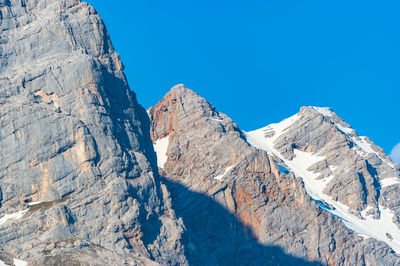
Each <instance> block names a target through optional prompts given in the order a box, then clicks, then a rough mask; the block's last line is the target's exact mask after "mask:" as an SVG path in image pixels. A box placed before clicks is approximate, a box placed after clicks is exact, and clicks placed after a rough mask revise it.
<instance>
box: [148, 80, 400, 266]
mask: <svg viewBox="0 0 400 266" xmlns="http://www.w3.org/2000/svg"><path fill="white" fill-rule="evenodd" d="M148 114H149V116H150V120H151V137H152V140H153V143H156V142H157V141H158V140H160V139H164V138H168V147H167V148H166V149H165V150H156V151H157V153H158V156H167V160H166V162H165V164H164V165H163V167H162V168H160V169H159V170H160V172H161V173H162V175H163V176H164V178H165V180H167V181H166V183H167V187H168V188H169V190H170V191H171V196H172V207H173V208H174V209H175V211H176V213H177V215H178V216H181V217H182V218H183V222H184V224H185V226H186V230H187V231H186V235H187V237H188V239H189V243H188V250H187V258H188V260H189V262H190V263H192V264H194V265H201V264H203V263H206V262H209V263H210V264H228V265H231V264H241V265H246V264H251V265H269V264H271V265H273V264H275V265H277V264H278V265H279V264H280V263H281V264H285V265H290V264H307V263H315V264H318V263H322V264H329V265H342V264H346V265H347V264H349V265H353V264H359V265H363V264H366V263H371V264H377V265H380V264H386V265H387V264H396V263H399V262H400V257H398V256H397V255H396V253H395V252H394V251H393V250H392V249H391V248H390V247H389V246H388V245H386V244H385V243H383V242H380V241H377V240H376V239H373V238H368V239H364V238H363V237H361V236H359V235H358V234H357V233H356V232H354V231H352V230H350V229H349V228H347V227H346V224H345V223H343V221H342V220H341V219H340V218H338V217H335V216H334V215H331V213H329V212H328V211H326V210H325V209H324V208H325V207H324V208H322V207H320V206H321V204H323V203H321V202H318V201H316V200H315V199H313V198H312V197H311V196H310V194H309V193H308V190H307V187H306V186H305V184H304V182H303V181H302V179H301V178H300V177H298V176H296V175H295V173H293V171H292V169H291V168H290V167H289V166H288V165H287V164H285V161H284V160H281V159H280V157H279V156H278V155H279V154H278V153H273V152H269V151H268V150H263V149H261V148H259V147H257V146H256V147H253V146H255V145H249V139H248V136H249V135H248V134H247V133H245V132H242V131H241V130H240V129H239V128H238V126H237V125H236V124H235V123H234V122H233V121H232V120H231V119H230V118H229V117H227V116H226V115H224V114H222V113H219V112H218V111H217V110H216V109H215V108H214V107H213V106H212V105H211V104H209V103H208V102H207V101H206V100H205V99H204V98H202V97H200V96H199V95H197V94H196V93H195V92H193V91H191V90H190V89H188V88H186V87H184V86H183V85H177V86H175V87H174V88H172V89H171V91H170V92H168V93H167V94H166V96H165V97H164V98H163V99H162V100H161V101H160V102H159V103H158V104H157V105H155V106H154V107H151V108H150V109H149V110H148ZM299 117H300V118H299V119H298V120H296V122H295V123H293V124H292V125H291V126H290V128H289V129H287V131H284V132H285V133H284V134H277V133H278V132H273V131H272V130H269V129H268V128H267V129H264V130H263V131H261V132H259V134H260V136H261V138H271V137H272V136H274V137H275V138H277V140H276V142H275V143H274V146H275V148H276V150H279V151H280V152H281V154H280V155H282V156H284V157H282V158H286V159H285V160H287V161H288V162H290V160H292V159H293V158H295V157H296V152H295V151H296V150H297V149H299V150H301V152H304V153H307V154H308V153H317V154H319V155H321V154H324V155H325V154H327V156H326V160H325V161H323V162H318V163H317V164H314V165H310V168H309V170H308V171H310V172H312V173H314V172H317V173H318V175H317V174H316V180H322V181H323V179H324V178H327V177H330V176H331V175H332V173H334V175H335V177H336V175H337V176H339V178H338V180H335V181H333V180H332V181H331V183H330V185H329V186H328V188H327V189H326V190H325V191H326V193H327V194H328V195H332V196H333V197H336V198H337V199H338V201H340V202H344V203H347V204H349V207H350V208H352V209H353V210H354V211H361V210H363V208H366V206H371V207H372V210H373V208H374V207H375V206H376V207H378V201H380V200H381V199H380V198H379V191H378V190H377V189H376V188H377V187H376V183H375V180H379V178H383V176H377V174H376V173H373V171H372V170H371V169H372V167H371V165H373V167H374V169H376V167H381V168H382V172H383V171H384V170H388V171H389V168H388V166H387V165H384V164H385V163H384V162H383V161H385V160H387V158H386V157H385V156H384V155H383V154H382V153H381V151H379V149H376V148H374V147H373V146H371V147H372V149H373V150H377V153H378V155H379V156H380V157H381V159H379V156H378V155H377V156H378V159H377V158H376V157H377V156H373V155H370V154H366V153H364V152H362V151H359V150H352V149H351V148H348V147H349V140H348V138H347V137H346V136H343V135H342V134H341V133H340V132H338V129H337V126H336V127H334V125H333V122H329V121H326V120H327V119H326V118H324V117H323V116H322V115H321V114H319V113H318V112H316V111H315V110H312V109H310V108H304V109H302V111H301V112H300V114H299ZM333 119H335V121H336V123H338V124H340V125H342V127H343V128H347V127H348V125H347V124H345V123H344V121H342V120H341V119H339V118H338V117H333ZM354 136H355V133H354ZM371 145H372V144H371ZM260 146H262V145H260ZM358 152H359V153H360V154H361V155H360V154H358ZM161 153H164V154H161ZM333 153H334V154H333ZM360 156H361V157H363V156H365V158H366V157H368V158H369V157H371V156H372V157H373V161H371V162H369V161H368V160H367V161H366V160H365V158H364V157H363V158H361V157H360ZM372 157H371V158H372ZM345 168H350V169H351V171H349V173H347V172H346V176H341V174H342V173H343V171H344V169H345ZM379 169H380V168H379ZM377 171H379V170H377ZM357 173H361V174H363V179H361V177H360V176H359V175H358V174H357ZM378 173H379V174H381V172H378ZM354 175H357V176H358V177H359V178H358V179H357V180H358V183H355V181H354V182H353V185H351V184H347V183H346V182H348V180H349V179H350V180H355V179H356V176H354ZM360 180H361V181H360ZM322 181H321V182H322ZM339 184H343V189H340V188H339V186H340V185H339ZM346 184H347V185H346ZM346 186H347V187H346ZM383 191H386V190H383ZM390 191H392V190H390ZM384 193H385V192H384ZM392 193H394V192H392ZM385 195H387V196H389V195H392V194H385ZM394 195H395V194H393V196H391V197H393V198H394V197H395V196H394ZM372 212H373V211H372ZM373 213H374V212H373ZM277 250H279V252H277ZM230 258H232V259H230ZM283 262H286V263H283Z"/></svg>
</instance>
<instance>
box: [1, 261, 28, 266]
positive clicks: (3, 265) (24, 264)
mask: <svg viewBox="0 0 400 266" xmlns="http://www.w3.org/2000/svg"><path fill="white" fill-rule="evenodd" d="M13 262H14V265H15V266H27V265H28V262H26V261H23V260H19V259H14V261H13ZM0 266H9V265H8V264H6V263H5V262H4V261H2V260H0Z"/></svg>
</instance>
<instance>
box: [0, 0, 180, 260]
mask: <svg viewBox="0 0 400 266" xmlns="http://www.w3.org/2000/svg"><path fill="white" fill-rule="evenodd" d="M0 57H1V60H0V149H1V153H0V188H1V191H0V200H1V209H0V219H2V220H1V221H2V222H1V223H0V245H1V246H2V248H3V250H4V252H6V253H8V254H10V255H11V256H13V257H14V258H21V259H24V260H26V261H38V262H40V263H39V264H41V263H44V262H45V261H53V259H52V258H51V256H55V258H54V260H55V261H59V259H60V258H62V257H71V258H74V260H75V261H76V260H79V258H80V257H81V258H82V265H86V264H87V263H88V264H90V265H91V264H92V263H91V261H92V262H93V264H98V263H101V259H97V260H91V259H90V258H92V257H94V255H93V254H96V253H99V252H100V253H102V252H103V251H101V250H108V251H107V252H108V253H107V252H106V253H105V254H114V255H113V256H117V255H118V254H119V255H120V256H121V258H120V259H115V260H114V262H118V261H125V260H126V261H128V262H129V264H136V263H138V264H143V261H146V260H148V259H152V260H155V261H158V262H160V263H178V262H179V263H185V262H186V259H185V256H184V254H183V248H182V245H181V236H182V233H183V230H184V227H183V225H182V222H181V221H180V220H178V219H177V218H176V217H175V213H174V211H173V210H171V209H170V207H169V204H168V201H169V199H168V197H169V194H168V191H166V190H163V189H162V185H161V184H160V182H159V181H160V180H159V178H158V172H157V169H156V164H155V162H156V159H155V154H154V151H153V147H152V143H151V140H150V137H149V120H148V117H147V114H146V111H145V110H144V109H143V108H142V107H141V106H140V105H139V104H138V103H137V101H136V96H135V94H134V93H133V92H132V91H131V90H130V89H129V87H128V84H127V81H126V78H125V75H124V73H123V65H122V63H121V61H120V59H119V55H118V54H117V53H116V52H115V51H114V48H113V46H112V43H111V41H110V38H109V36H108V33H107V31H106V28H105V26H104V24H103V22H102V20H101V19H100V17H99V15H98V14H97V13H96V11H95V10H94V9H93V8H92V7H91V6H89V5H88V4H86V3H84V2H81V1H78V0H32V1H25V0H7V1H1V2H0ZM29 204H30V205H29ZM18 214H22V215H18ZM7 217H8V218H9V219H8V218H7ZM10 217H11V218H10ZM3 218H4V219H3ZM60 241H67V242H68V241H69V242H71V243H70V244H69V245H67V246H65V247H64V246H60V245H59V244H57V243H59V242H60ZM79 243H86V244H83V246H82V247H81V246H80V244H79ZM87 245H89V246H90V249H89V248H84V247H86V246H87ZM96 247H99V249H97V248H96ZM65 254H67V255H65ZM49 256H50V257H49ZM85 256H86V258H85ZM127 256H128V257H130V258H133V256H136V257H137V258H138V259H137V260H136V259H128V258H127ZM45 257H46V258H45ZM103 257H104V256H103ZM111 257H112V256H111ZM112 261H113V260H112V259H111V260H106V261H104V262H103V264H107V263H110V262H112ZM83 262H85V263H83ZM117 264H119V263H117ZM74 265H75V264H74Z"/></svg>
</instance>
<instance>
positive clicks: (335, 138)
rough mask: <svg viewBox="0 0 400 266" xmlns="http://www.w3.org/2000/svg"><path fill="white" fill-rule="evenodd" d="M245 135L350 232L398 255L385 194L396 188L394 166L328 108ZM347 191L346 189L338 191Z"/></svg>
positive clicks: (393, 214) (392, 208)
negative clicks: (286, 170) (270, 156)
mask: <svg viewBox="0 0 400 266" xmlns="http://www.w3.org/2000/svg"><path fill="white" fill-rule="evenodd" d="M246 138H247V140H248V142H249V143H250V144H251V145H253V146H255V147H257V148H259V149H262V150H265V151H267V152H268V153H270V154H273V155H274V156H276V157H277V158H278V161H279V163H282V164H283V165H285V166H286V167H287V168H288V170H289V171H291V172H293V173H294V175H295V176H296V177H298V178H301V179H302V180H303V182H304V185H305V188H306V190H307V193H308V194H309V195H310V196H311V198H312V199H313V200H315V201H316V202H318V203H319V204H320V206H321V208H322V209H324V210H326V211H327V212H329V213H331V214H332V215H334V216H335V217H338V218H340V219H341V220H342V221H343V223H344V224H345V225H346V226H347V227H348V228H349V229H350V230H353V231H354V232H356V233H358V234H359V235H360V236H362V237H365V238H374V239H377V240H380V241H383V242H385V243H386V244H387V245H389V246H390V247H392V248H393V249H394V250H395V251H396V252H397V253H400V230H399V223H398V217H399V209H398V207H397V206H396V205H397V200H396V199H395V198H393V197H390V196H389V197H386V196H387V195H388V194H393V193H396V191H397V190H398V189H399V184H400V174H399V169H398V166H397V165H395V164H394V163H393V162H391V161H390V159H389V158H388V157H387V156H386V155H385V154H384V153H383V151H382V150H381V149H380V148H379V147H377V146H375V145H374V144H373V143H372V142H371V141H369V140H368V138H366V137H359V136H358V135H357V134H356V132H355V131H354V130H353V129H352V128H351V127H350V126H349V125H347V124H346V123H345V122H344V121H343V120H342V119H340V118H339V117H338V116H337V115H336V114H335V113H334V112H333V111H332V110H330V109H329V108H318V107H306V108H303V109H302V110H301V112H300V113H299V114H296V115H294V116H293V117H290V118H288V119H286V120H283V121H282V122H280V123H277V124H271V125H269V126H267V127H264V128H261V129H259V130H255V131H252V132H247V133H246ZM282 144H283V145H282ZM288 145H291V147H292V148H291V149H290V150H287V147H288ZM349 163H351V164H349ZM349 186H350V188H349ZM354 187H357V189H360V191H354ZM334 188H335V189H334ZM347 190H349V191H350V192H351V193H350V194H344V195H343V194H342V193H343V191H347ZM355 193H356V194H355ZM370 195H372V196H370Z"/></svg>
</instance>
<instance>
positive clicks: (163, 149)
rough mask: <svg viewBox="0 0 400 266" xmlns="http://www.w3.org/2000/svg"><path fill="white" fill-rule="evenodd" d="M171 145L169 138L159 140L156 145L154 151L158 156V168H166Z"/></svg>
mask: <svg viewBox="0 0 400 266" xmlns="http://www.w3.org/2000/svg"><path fill="white" fill-rule="evenodd" d="M168 145H169V136H167V137H164V138H161V139H158V140H157V141H156V142H155V143H154V145H153V146H154V151H155V152H156V154H157V166H158V167H160V168H164V165H165V163H166V162H167V160H168V156H167V150H168Z"/></svg>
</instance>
